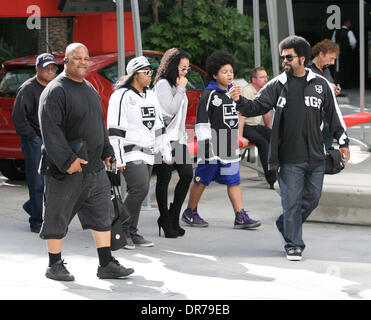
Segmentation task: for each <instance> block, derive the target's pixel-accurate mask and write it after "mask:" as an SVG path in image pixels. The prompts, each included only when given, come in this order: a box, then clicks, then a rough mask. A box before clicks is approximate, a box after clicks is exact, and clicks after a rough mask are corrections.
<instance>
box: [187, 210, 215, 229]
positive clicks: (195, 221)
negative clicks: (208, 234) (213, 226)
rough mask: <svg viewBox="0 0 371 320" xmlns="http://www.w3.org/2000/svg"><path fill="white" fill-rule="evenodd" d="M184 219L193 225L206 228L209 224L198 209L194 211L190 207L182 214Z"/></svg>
mask: <svg viewBox="0 0 371 320" xmlns="http://www.w3.org/2000/svg"><path fill="white" fill-rule="evenodd" d="M182 221H184V222H185V223H187V224H189V225H190V226H192V227H199V228H205V227H208V226H209V224H208V223H207V222H206V221H205V220H204V219H202V218H201V217H200V215H199V214H198V213H197V209H196V210H193V211H192V210H191V209H190V208H187V209H185V210H184V212H183V214H182Z"/></svg>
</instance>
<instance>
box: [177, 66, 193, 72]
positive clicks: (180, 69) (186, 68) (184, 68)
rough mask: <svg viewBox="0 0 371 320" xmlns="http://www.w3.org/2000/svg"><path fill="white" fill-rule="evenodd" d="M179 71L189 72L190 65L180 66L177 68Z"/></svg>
mask: <svg viewBox="0 0 371 320" xmlns="http://www.w3.org/2000/svg"><path fill="white" fill-rule="evenodd" d="M179 71H187V72H189V71H191V67H180V68H179Z"/></svg>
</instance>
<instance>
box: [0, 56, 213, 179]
mask: <svg viewBox="0 0 371 320" xmlns="http://www.w3.org/2000/svg"><path fill="white" fill-rule="evenodd" d="M143 54H144V55H145V56H146V57H147V58H148V60H149V62H150V63H151V64H152V66H153V68H154V69H155V70H156V69H157V67H158V65H159V63H160V60H161V57H162V55H163V53H161V52H156V51H144V52H143ZM134 56H135V53H134V52H126V58H125V62H126V63H127V62H128V61H129V60H130V59H131V58H133V57H134ZM63 57H64V56H63V55H59V56H56V61H57V63H58V65H59V72H61V71H62V70H63ZM90 58H91V62H92V65H91V67H90V69H89V72H88V74H87V76H86V79H87V80H88V81H90V82H91V83H92V84H93V86H94V87H95V88H96V89H97V91H98V92H99V94H100V96H101V101H102V107H103V113H104V116H105V117H106V115H107V108H108V101H109V98H110V96H111V94H112V92H113V84H114V83H115V82H116V80H117V78H118V73H117V53H112V54H103V55H96V56H94V55H92V56H91V57H90ZM35 60H36V56H31V57H25V58H19V59H14V60H11V61H7V62H4V63H3V68H2V69H1V70H0V171H1V173H2V174H3V175H4V176H6V177H7V178H9V179H15V180H16V179H24V160H23V153H22V151H21V148H20V143H19V136H18V135H17V134H16V132H15V128H14V126H13V123H12V120H11V114H12V110H13V104H14V99H15V95H16V91H17V89H18V87H19V86H20V85H21V84H22V83H23V82H24V81H26V80H27V79H28V78H30V77H32V76H34V75H35ZM191 67H192V71H191V72H190V73H189V74H188V76H187V78H188V80H189V81H188V84H187V96H188V100H189V108H188V114H187V128H188V129H193V128H194V124H195V119H196V107H197V103H198V98H199V96H200V95H201V93H202V91H203V90H204V88H205V84H206V72H205V71H204V70H202V69H200V68H198V67H196V66H194V65H191ZM154 76H155V73H154V75H153V77H154ZM189 131H191V130H189ZM191 132H193V130H192V131H191ZM189 141H191V142H192V141H193V136H190V137H189ZM192 150H193V149H192Z"/></svg>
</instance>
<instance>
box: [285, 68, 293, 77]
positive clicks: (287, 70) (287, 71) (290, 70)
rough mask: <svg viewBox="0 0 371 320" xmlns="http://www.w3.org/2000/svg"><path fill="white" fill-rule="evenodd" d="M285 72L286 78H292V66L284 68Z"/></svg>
mask: <svg viewBox="0 0 371 320" xmlns="http://www.w3.org/2000/svg"><path fill="white" fill-rule="evenodd" d="M285 73H286V76H287V77H288V78H292V77H293V76H294V69H293V68H292V66H290V68H289V69H285Z"/></svg>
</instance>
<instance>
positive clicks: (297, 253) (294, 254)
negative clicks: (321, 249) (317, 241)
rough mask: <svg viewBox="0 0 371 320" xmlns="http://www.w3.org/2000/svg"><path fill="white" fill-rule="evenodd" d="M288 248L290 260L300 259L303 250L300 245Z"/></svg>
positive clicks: (287, 254)
mask: <svg viewBox="0 0 371 320" xmlns="http://www.w3.org/2000/svg"><path fill="white" fill-rule="evenodd" d="M285 249H286V258H287V260H290V261H300V260H301V258H302V256H301V253H302V250H301V248H300V247H291V248H285Z"/></svg>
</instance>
